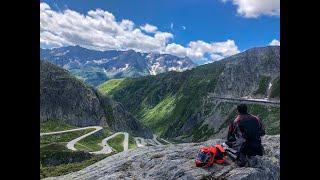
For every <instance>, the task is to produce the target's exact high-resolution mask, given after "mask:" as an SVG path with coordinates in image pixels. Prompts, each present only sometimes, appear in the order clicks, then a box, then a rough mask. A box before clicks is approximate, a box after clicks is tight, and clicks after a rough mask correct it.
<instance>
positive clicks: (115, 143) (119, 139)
mask: <svg viewBox="0 0 320 180" xmlns="http://www.w3.org/2000/svg"><path fill="white" fill-rule="evenodd" d="M123 140H124V135H123V134H119V135H117V136H115V137H114V138H112V139H110V140H109V141H108V144H109V145H110V146H111V147H112V148H113V149H114V150H116V152H122V151H123Z"/></svg>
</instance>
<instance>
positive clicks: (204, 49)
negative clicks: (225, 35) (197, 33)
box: [166, 40, 240, 62]
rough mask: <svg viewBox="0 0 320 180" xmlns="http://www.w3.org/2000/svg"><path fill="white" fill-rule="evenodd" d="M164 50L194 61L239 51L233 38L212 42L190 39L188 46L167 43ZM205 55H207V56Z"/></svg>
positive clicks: (215, 57) (209, 60)
mask: <svg viewBox="0 0 320 180" xmlns="http://www.w3.org/2000/svg"><path fill="white" fill-rule="evenodd" d="M166 52H167V53H170V54H173V55H176V56H179V57H185V56H187V57H189V58H191V59H193V60H194V61H195V62H197V61H199V62H212V61H217V60H221V59H223V58H225V57H228V56H231V55H234V54H237V53H239V52H240V51H239V49H238V47H237V46H236V44H235V42H234V41H233V40H227V41H224V42H213V43H207V42H204V41H191V42H190V43H189V44H188V47H183V46H181V45H179V44H175V43H171V44H168V45H167V47H166ZM206 55H209V57H207V56H206Z"/></svg>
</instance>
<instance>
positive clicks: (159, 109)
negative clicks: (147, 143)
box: [138, 97, 175, 133]
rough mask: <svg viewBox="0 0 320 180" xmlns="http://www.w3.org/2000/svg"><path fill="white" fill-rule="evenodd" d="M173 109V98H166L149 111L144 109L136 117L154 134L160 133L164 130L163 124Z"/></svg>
mask: <svg viewBox="0 0 320 180" xmlns="http://www.w3.org/2000/svg"><path fill="white" fill-rule="evenodd" d="M174 107H175V97H166V98H164V99H163V100H162V101H161V102H159V103H158V104H157V105H156V106H155V107H153V108H151V109H147V108H146V109H145V110H143V111H141V114H139V115H138V119H140V120H141V121H142V122H143V123H144V124H145V125H146V126H148V127H150V128H152V129H153V130H154V131H155V133H162V132H163V131H164V130H165V124H166V123H165V122H164V121H163V120H165V119H167V117H168V116H169V115H170V113H171V112H172V110H173V109H174Z"/></svg>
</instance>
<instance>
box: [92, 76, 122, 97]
mask: <svg viewBox="0 0 320 180" xmlns="http://www.w3.org/2000/svg"><path fill="white" fill-rule="evenodd" d="M122 81H123V79H111V80H108V81H106V82H105V83H103V84H101V85H99V86H98V89H100V90H101V92H103V93H105V94H108V93H109V92H110V91H112V90H113V89H115V88H116V87H117V86H119V84H120V83H121V82H122Z"/></svg>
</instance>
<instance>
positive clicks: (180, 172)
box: [48, 135, 280, 180]
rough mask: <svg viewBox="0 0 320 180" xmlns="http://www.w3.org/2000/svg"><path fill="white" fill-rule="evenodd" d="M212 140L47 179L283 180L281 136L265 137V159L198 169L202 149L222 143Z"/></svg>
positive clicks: (146, 151)
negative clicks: (241, 165)
mask: <svg viewBox="0 0 320 180" xmlns="http://www.w3.org/2000/svg"><path fill="white" fill-rule="evenodd" d="M222 142H223V140H219V139H213V140H209V141H206V142H204V143H185V144H178V145H165V146H157V147H143V148H138V149H134V150H129V151H127V152H122V153H119V154H116V155H113V156H111V157H107V158H106V159H104V160H102V161H100V162H97V163H95V164H93V165H91V166H89V167H87V168H85V169H83V170H81V171H78V172H74V173H70V174H67V175H65V176H61V177H54V178H48V179H199V180H200V179H226V180H252V179H259V180H275V179H279V178H280V164H279V163H280V136H279V135H275V136H265V137H263V141H262V142H263V146H264V148H265V155H264V156H262V157H261V156H256V157H252V158H250V159H249V163H248V165H247V167H242V168H239V167H237V165H236V164H234V163H233V162H232V161H231V160H230V159H227V161H226V163H225V164H223V165H219V164H214V165H213V167H210V168H208V169H204V168H198V167H195V164H194V159H195V156H196V154H197V151H198V150H199V148H200V146H201V145H213V144H216V143H222Z"/></svg>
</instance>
